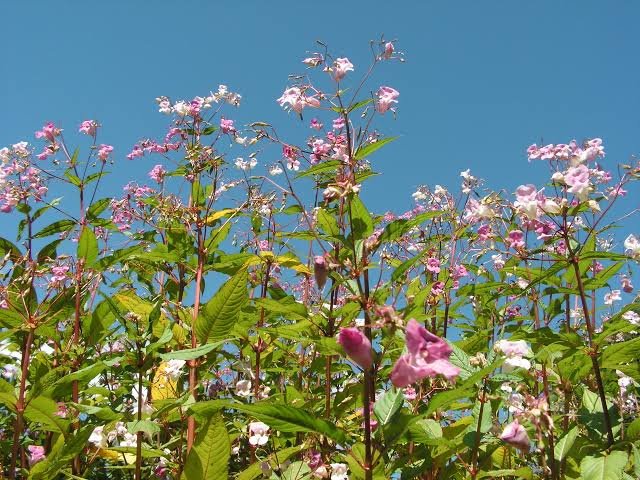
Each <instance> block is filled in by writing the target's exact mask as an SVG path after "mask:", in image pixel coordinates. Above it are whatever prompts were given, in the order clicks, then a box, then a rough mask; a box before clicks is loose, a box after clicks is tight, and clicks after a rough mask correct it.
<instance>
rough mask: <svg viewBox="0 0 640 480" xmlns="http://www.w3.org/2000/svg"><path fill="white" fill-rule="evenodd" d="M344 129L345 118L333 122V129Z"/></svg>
mask: <svg viewBox="0 0 640 480" xmlns="http://www.w3.org/2000/svg"><path fill="white" fill-rule="evenodd" d="M343 127H344V117H338V118H336V119H335V120H334V121H333V129H334V130H340V129H341V128H343Z"/></svg>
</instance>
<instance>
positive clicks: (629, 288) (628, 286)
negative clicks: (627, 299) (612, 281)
mask: <svg viewBox="0 0 640 480" xmlns="http://www.w3.org/2000/svg"><path fill="white" fill-rule="evenodd" d="M620 284H621V285H622V291H623V292H624V293H633V284H632V283H631V279H630V278H629V277H622V280H621V281H620Z"/></svg>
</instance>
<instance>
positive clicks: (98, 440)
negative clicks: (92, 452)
mask: <svg viewBox="0 0 640 480" xmlns="http://www.w3.org/2000/svg"><path fill="white" fill-rule="evenodd" d="M88 441H89V443H93V444H94V445H95V446H96V447H97V448H106V446H107V437H106V436H105V434H104V425H102V426H101V427H96V428H94V429H93V432H91V435H90V436H89V440H88Z"/></svg>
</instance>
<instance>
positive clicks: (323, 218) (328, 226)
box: [316, 207, 340, 237]
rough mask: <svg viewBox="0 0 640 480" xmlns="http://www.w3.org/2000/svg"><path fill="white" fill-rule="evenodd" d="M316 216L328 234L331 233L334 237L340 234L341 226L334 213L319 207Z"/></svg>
mask: <svg viewBox="0 0 640 480" xmlns="http://www.w3.org/2000/svg"><path fill="white" fill-rule="evenodd" d="M316 218H317V219H318V225H319V226H320V228H321V229H322V230H323V231H324V233H326V234H327V235H331V236H332V237H337V236H338V235H340V228H339V227H338V222H337V221H336V219H335V218H334V217H333V215H331V214H329V213H327V211H326V210H325V209H324V208H322V207H319V208H318V211H317V214H316Z"/></svg>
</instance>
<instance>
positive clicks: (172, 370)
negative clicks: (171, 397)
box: [164, 359, 187, 380]
mask: <svg viewBox="0 0 640 480" xmlns="http://www.w3.org/2000/svg"><path fill="white" fill-rule="evenodd" d="M185 363H187V362H186V361H184V360H177V359H174V360H169V361H168V362H167V365H166V366H165V369H164V371H165V373H166V374H167V376H168V377H169V378H171V379H173V380H177V379H178V378H180V375H181V374H182V367H184V365H185Z"/></svg>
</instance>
